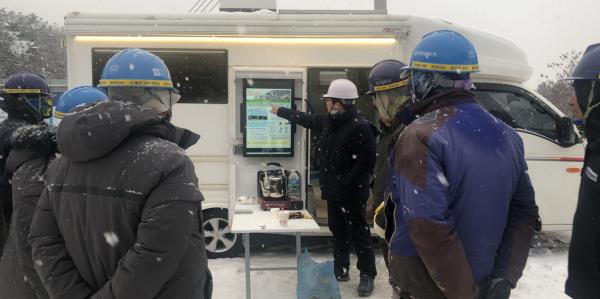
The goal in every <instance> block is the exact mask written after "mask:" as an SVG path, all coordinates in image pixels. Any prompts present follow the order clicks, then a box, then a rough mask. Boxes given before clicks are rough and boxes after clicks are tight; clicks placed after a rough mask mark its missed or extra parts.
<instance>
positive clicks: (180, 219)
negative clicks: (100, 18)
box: [29, 49, 212, 299]
mask: <svg viewBox="0 0 600 299" xmlns="http://www.w3.org/2000/svg"><path fill="white" fill-rule="evenodd" d="M130 65H135V66H136V67H135V68H130V67H128V66H130ZM158 75H160V76H158ZM111 76H112V77H113V78H120V79H119V80H111V79H110V77H111ZM133 76H139V77H138V78H139V79H137V80H134V79H135V78H134V77H133ZM124 78H130V80H124ZM145 78H146V79H145ZM147 78H154V79H153V80H148V79H147ZM159 79H160V80H159ZM157 82H158V83H159V84H160V85H161V86H164V87H161V88H157V87H156V86H157V85H156V84H157ZM121 84H133V85H128V86H123V85H121ZM100 85H101V86H103V87H106V88H107V89H108V97H109V99H110V100H107V101H102V102H99V103H97V104H95V105H92V106H83V107H77V108H75V111H74V112H72V113H69V114H68V115H65V116H64V118H63V119H62V121H61V122H60V126H59V128H58V130H57V143H58V148H59V150H60V152H61V155H62V156H60V157H57V158H56V159H55V160H54V161H53V162H52V163H51V164H50V166H49V168H48V172H47V181H46V189H45V190H44V192H43V194H42V196H41V198H40V200H39V202H38V207H37V211H36V213H35V215H34V218H33V222H32V225H31V232H30V235H29V240H30V242H31V244H32V255H33V260H34V265H35V268H36V270H37V272H38V274H39V275H40V277H41V278H42V281H43V283H44V285H45V287H46V290H47V291H48V293H49V294H50V297H51V298H70V299H79V298H86V299H87V298H91V299H97V298H124V299H128V298H159V299H160V298H164V299H170V298H178V299H186V298H187V299H192V298H193V299H205V298H211V295H212V278H211V274H210V271H209V269H208V262H207V258H206V251H205V248H204V236H203V233H202V231H201V223H202V214H201V212H202V205H201V202H202V200H203V197H202V194H201V193H200V190H198V180H197V178H196V175H195V171H194V165H193V164H192V161H191V160H190V158H189V157H187V156H186V154H185V152H184V149H185V148H188V147H189V146H191V145H193V144H195V143H196V142H197V141H198V139H199V138H200V136H198V135H196V134H194V133H192V132H190V131H187V130H184V129H180V128H177V127H175V126H173V125H172V124H171V123H170V121H169V115H170V110H171V106H172V105H173V104H174V103H176V102H177V100H178V95H177V94H175V93H174V92H173V89H172V81H171V79H170V75H169V73H168V69H167V68H166V65H165V64H164V62H163V61H162V60H160V58H158V57H157V56H155V55H154V54H151V53H149V52H147V51H144V50H140V49H125V50H122V51H121V52H119V53H117V54H115V55H114V56H113V57H112V58H111V59H109V60H108V62H107V64H106V67H105V68H104V72H103V74H102V79H101V81H100Z"/></svg>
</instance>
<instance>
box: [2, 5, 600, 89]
mask: <svg viewBox="0 0 600 299" xmlns="http://www.w3.org/2000/svg"><path fill="white" fill-rule="evenodd" d="M208 1H210V0H208ZM213 1H216V0H213ZM195 2H196V0H169V1H152V0H150V1H149V0H54V1H39V0H1V1H0V7H6V8H8V9H9V10H14V11H21V12H24V13H35V14H37V15H39V16H42V17H44V18H46V19H47V20H48V21H50V22H51V23H57V24H62V23H63V17H64V15H65V13H66V12H69V11H84V12H114V13H116V12H126V13H187V12H188V11H189V9H190V8H191V7H192V5H194V3H195ZM387 2H388V11H389V13H393V14H410V15H417V16H434V17H439V18H442V19H445V20H448V21H451V22H454V23H457V24H461V25H465V26H470V27H474V28H478V29H481V30H484V31H488V32H491V33H494V34H497V35H500V36H502V37H505V38H507V39H509V40H511V41H513V42H514V43H516V44H517V45H518V46H520V47H521V48H522V49H523V50H525V52H526V53H527V55H528V57H529V63H530V64H531V65H532V66H533V70H534V74H533V76H532V79H531V80H530V81H529V85H530V86H532V87H535V85H537V83H538V82H539V81H540V80H539V77H540V73H547V69H546V64H547V63H548V62H551V61H555V60H557V58H558V56H559V55H560V54H561V53H564V52H567V51H571V50H578V51H583V50H584V49H585V48H586V46H587V45H589V44H592V43H599V42H600V25H598V23H599V21H600V18H599V16H600V1H599V0H568V1H567V0H495V1H491V0H388V1H387ZM277 3H278V7H279V8H282V9H348V8H353V9H354V8H356V9H372V8H373V2H372V1H370V0H277Z"/></svg>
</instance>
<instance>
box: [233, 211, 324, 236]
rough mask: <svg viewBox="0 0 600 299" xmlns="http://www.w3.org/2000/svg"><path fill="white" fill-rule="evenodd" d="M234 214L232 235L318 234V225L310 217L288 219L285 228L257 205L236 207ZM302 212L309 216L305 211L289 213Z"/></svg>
mask: <svg viewBox="0 0 600 299" xmlns="http://www.w3.org/2000/svg"><path fill="white" fill-rule="evenodd" d="M235 210H236V211H242V213H236V214H234V215H233V220H232V222H233V224H232V225H231V232H233V233H301V232H318V231H319V225H318V224H317V222H316V221H315V220H314V219H313V218H312V217H311V218H310V219H306V218H303V219H290V220H288V224H287V226H282V225H281V224H279V219H275V218H273V217H272V216H271V212H270V211H263V210H262V209H261V208H260V207H259V206H258V205H237V206H236V209H235ZM290 212H302V214H303V215H310V213H308V212H307V211H306V210H302V211H290Z"/></svg>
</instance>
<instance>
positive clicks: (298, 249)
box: [296, 233, 302, 266]
mask: <svg viewBox="0 0 600 299" xmlns="http://www.w3.org/2000/svg"><path fill="white" fill-rule="evenodd" d="M301 250H302V248H301V244H300V233H296V266H297V265H298V262H299V261H300V251H301Z"/></svg>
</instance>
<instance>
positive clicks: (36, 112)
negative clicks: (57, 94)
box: [0, 73, 53, 255]
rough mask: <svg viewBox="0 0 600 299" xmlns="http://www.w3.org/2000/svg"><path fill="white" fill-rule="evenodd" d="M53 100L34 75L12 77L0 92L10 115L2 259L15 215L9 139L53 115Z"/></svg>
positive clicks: (0, 152) (2, 140)
mask: <svg viewBox="0 0 600 299" xmlns="http://www.w3.org/2000/svg"><path fill="white" fill-rule="evenodd" d="M52 97H53V95H51V94H50V93H49V89H48V85H47V84H46V81H45V80H44V78H42V77H41V76H39V75H36V74H31V73H17V74H14V75H12V76H10V77H9V78H8V79H7V80H6V83H5V84H4V87H3V88H2V90H1V91H0V109H2V110H4V112H6V113H7V114H8V117H7V119H6V120H4V121H3V122H2V123H0V255H1V254H2V251H3V248H4V243H5V242H6V240H7V238H8V233H9V226H10V217H11V214H12V195H11V188H12V187H11V184H10V178H11V176H12V174H11V173H6V172H5V171H4V170H5V164H6V160H7V159H8V157H9V153H10V145H9V139H10V137H11V136H12V134H13V132H14V131H15V130H16V129H17V128H19V127H22V126H26V125H31V124H41V123H43V120H44V118H47V117H50V114H51V112H52Z"/></svg>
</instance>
